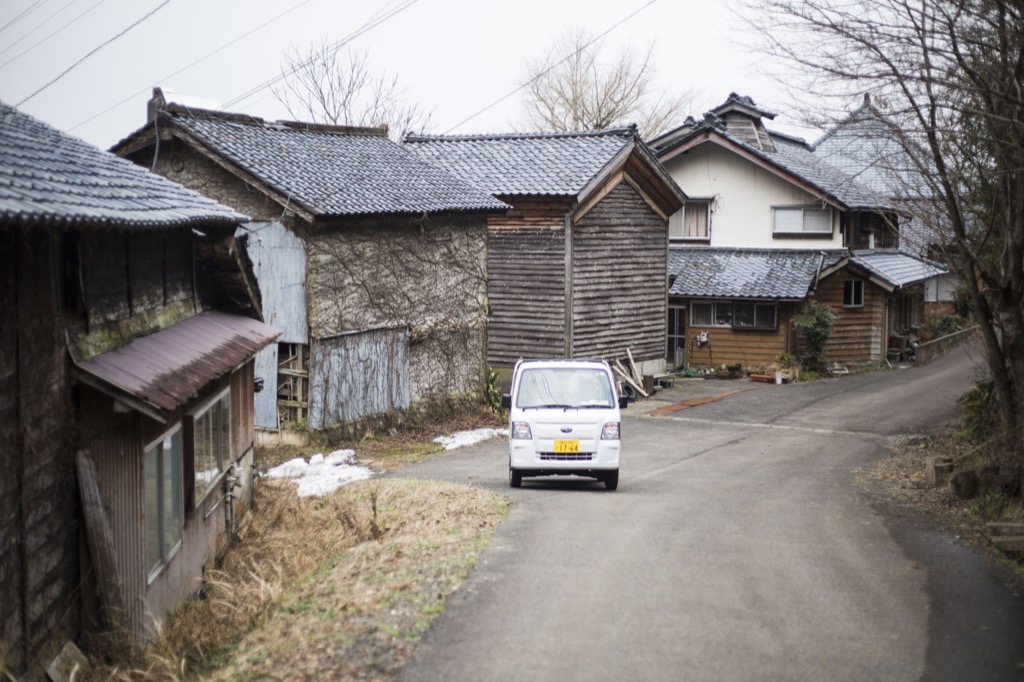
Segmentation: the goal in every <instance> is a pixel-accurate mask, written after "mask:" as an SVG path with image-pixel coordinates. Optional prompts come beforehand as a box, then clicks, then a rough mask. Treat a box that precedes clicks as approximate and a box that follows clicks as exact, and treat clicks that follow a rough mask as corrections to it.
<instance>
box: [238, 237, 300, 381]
mask: <svg viewBox="0 0 1024 682" xmlns="http://www.w3.org/2000/svg"><path fill="white" fill-rule="evenodd" d="M237 234H238V235H239V236H242V235H246V236H247V237H248V240H247V242H248V246H247V248H248V251H249V259H250V260H252V267H253V270H254V271H255V273H256V281H257V282H259V285H260V295H261V297H262V300H263V319H264V321H265V322H266V323H267V324H269V325H270V326H271V327H274V328H275V329H280V330H281V332H282V334H281V338H279V339H278V342H279V343H303V344H305V343H309V338H308V331H307V330H308V323H307V321H306V246H305V244H304V243H303V241H302V240H301V239H299V238H298V237H296V236H295V234H294V233H293V232H292V231H291V230H289V229H288V228H286V227H285V226H284V225H282V224H281V223H278V222H273V223H249V224H248V225H246V226H245V227H243V228H240V229H239V230H238V232H237ZM257 371H258V369H257Z"/></svg>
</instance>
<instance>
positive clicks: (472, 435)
mask: <svg viewBox="0 0 1024 682" xmlns="http://www.w3.org/2000/svg"><path fill="white" fill-rule="evenodd" d="M498 436H508V429H473V430H472V431H457V432H456V433H453V434H452V435H450V436H441V437H439V438H435V439H434V442H435V443H440V444H441V447H443V448H444V449H445V450H454V449H455V448H461V447H462V446H464V445H473V444H474V443H479V442H480V441H484V440H490V439H491V438H497V437H498Z"/></svg>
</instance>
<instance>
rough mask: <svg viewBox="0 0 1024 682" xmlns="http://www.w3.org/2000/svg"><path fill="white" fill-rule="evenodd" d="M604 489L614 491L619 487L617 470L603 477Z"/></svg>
mask: <svg viewBox="0 0 1024 682" xmlns="http://www.w3.org/2000/svg"><path fill="white" fill-rule="evenodd" d="M604 487H605V488H607V489H608V490H615V489H616V488H618V487H619V470H618V469H616V470H615V471H609V472H608V473H606V474H605V475H604Z"/></svg>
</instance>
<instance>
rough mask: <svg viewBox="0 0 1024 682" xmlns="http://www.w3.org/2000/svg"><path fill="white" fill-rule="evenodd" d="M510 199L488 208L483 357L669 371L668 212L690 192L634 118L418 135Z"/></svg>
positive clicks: (423, 145)
mask: <svg viewBox="0 0 1024 682" xmlns="http://www.w3.org/2000/svg"><path fill="white" fill-rule="evenodd" d="M405 146H406V147H407V148H408V149H410V150H412V151H413V152H414V153H415V154H416V155H418V156H419V158H421V159H423V160H425V161H427V162H429V163H431V164H434V165H435V166H437V167H439V168H444V169H447V170H449V171H450V172H452V173H454V174H456V175H457V176H458V177H459V178H460V179H462V180H463V181H465V182H468V183H471V184H473V185H475V186H476V187H479V188H481V189H483V190H485V191H487V192H488V193H490V194H491V195H493V196H494V197H495V198H496V199H500V200H501V201H502V202H504V203H505V204H508V205H510V206H511V207H512V208H511V210H510V211H508V212H507V213H495V214H492V215H490V216H488V219H487V303H488V313H489V324H488V340H487V362H488V364H489V365H490V366H491V367H494V368H500V369H503V370H506V371H507V370H510V369H511V368H512V367H513V366H514V365H515V362H516V360H517V359H518V358H520V357H566V358H604V359H608V360H611V359H614V358H625V357H626V355H627V349H628V350H629V351H630V352H631V353H632V355H633V358H634V360H635V361H636V362H637V364H638V365H641V366H642V368H641V371H643V372H644V373H646V374H655V373H660V372H662V371H664V368H665V359H664V348H665V324H666V322H665V313H666V280H665V276H666V272H667V265H668V262H667V259H668V218H669V216H670V215H672V214H673V213H675V212H676V211H678V210H679V209H680V207H682V205H683V202H684V201H685V199H686V197H685V195H684V194H683V192H682V191H681V190H680V189H679V187H678V186H677V185H676V183H675V182H674V181H673V180H672V178H671V177H669V175H668V174H667V173H666V172H665V171H664V170H663V169H662V167H661V164H659V163H658V161H657V159H655V157H654V156H653V155H652V154H651V152H650V151H649V150H648V149H647V146H646V145H645V144H644V143H643V141H642V140H641V139H640V138H639V136H638V135H637V132H636V129H635V128H633V127H629V128H618V129H609V130H601V131H595V132H578V133H539V134H517V135H479V136H477V135H473V136H423V135H412V136H407V137H406V139H405Z"/></svg>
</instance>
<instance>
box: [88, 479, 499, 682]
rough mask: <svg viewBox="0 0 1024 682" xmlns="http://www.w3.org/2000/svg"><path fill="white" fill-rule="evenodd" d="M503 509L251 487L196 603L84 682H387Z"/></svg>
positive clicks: (480, 501) (473, 497) (385, 490)
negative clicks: (246, 512)
mask: <svg viewBox="0 0 1024 682" xmlns="http://www.w3.org/2000/svg"><path fill="white" fill-rule="evenodd" d="M510 504H511V503H510V501H509V500H508V498H505V497H503V496H500V495H495V494H493V493H488V492H486V491H483V490H480V489H477V488H471V487H467V486H461V485H456V484H450V483H442V482H435V481H413V480H406V479H377V480H369V481H360V482H357V483H353V484H351V485H348V486H345V487H343V488H341V489H340V490H338V491H337V492H335V493H333V494H332V495H330V496H327V497H324V498H298V497H296V496H295V493H294V486H293V485H291V484H290V483H288V482H281V483H278V482H271V481H267V480H263V481H262V482H261V484H260V487H259V489H258V491H257V505H258V507H257V509H256V513H255V514H254V515H253V521H252V525H251V526H250V527H249V529H248V531H247V533H246V536H245V538H244V540H243V541H242V542H241V543H239V544H237V545H236V546H235V547H232V548H231V549H230V550H229V551H228V553H227V554H226V555H225V558H224V560H223V562H222V565H221V567H220V569H219V570H217V571H214V572H212V573H211V574H209V575H208V576H207V580H206V581H205V586H204V592H203V595H202V598H200V599H196V600H193V601H191V602H189V603H188V604H187V605H186V606H185V607H184V608H182V609H180V610H179V612H178V613H177V614H176V615H175V616H174V617H173V619H172V620H171V622H170V623H169V625H168V627H167V628H166V629H165V630H164V631H163V632H162V633H161V635H160V637H159V639H158V640H157V641H156V642H155V643H154V645H153V646H152V647H150V649H149V651H148V652H147V653H146V654H145V655H144V656H143V657H142V658H141V659H136V660H135V661H134V662H132V663H131V664H126V663H124V662H122V663H121V664H120V665H109V666H107V667H104V668H102V669H100V670H98V671H97V672H96V674H95V676H94V679H118V680H129V679H161V680H184V679H212V680H237V679H248V680H251V679H266V680H276V679H304V678H309V679H313V678H319V677H322V676H323V675H325V674H329V676H330V677H331V678H332V679H359V680H368V679H370V680H388V679H392V678H393V676H394V675H395V674H397V672H398V671H399V670H400V669H401V666H402V665H403V664H404V662H405V660H406V658H407V656H408V655H409V653H410V651H411V645H412V644H413V643H414V642H416V641H417V640H418V639H419V637H420V636H421V635H422V633H423V632H425V631H426V629H427V628H428V627H429V625H430V623H431V621H432V620H433V618H434V617H436V616H437V615H438V614H439V613H441V612H442V611H443V610H444V605H445V601H446V599H447V597H448V596H449V595H450V594H451V593H452V592H453V591H454V590H455V589H456V588H457V587H458V586H459V584H461V582H462V580H463V579H464V578H465V576H466V575H467V574H468V572H469V570H470V569H471V568H472V566H473V565H474V564H475V562H476V559H477V556H478V554H479V552H480V550H481V549H482V548H483V547H484V545H485V544H486V542H487V540H488V539H489V538H490V536H491V534H492V533H493V530H494V528H495V527H496V525H497V524H498V523H499V522H500V521H501V520H502V519H503V518H504V516H505V515H506V513H507V511H508V508H509V506H510ZM328 671H329V673H328Z"/></svg>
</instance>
